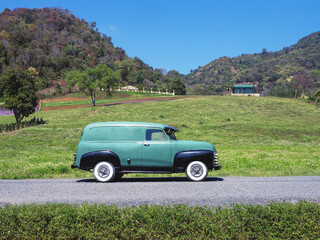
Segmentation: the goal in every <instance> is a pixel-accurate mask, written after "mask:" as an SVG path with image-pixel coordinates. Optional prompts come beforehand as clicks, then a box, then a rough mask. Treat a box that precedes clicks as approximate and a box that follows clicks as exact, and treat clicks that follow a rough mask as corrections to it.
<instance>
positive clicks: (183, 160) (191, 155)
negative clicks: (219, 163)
mask: <svg viewBox="0 0 320 240" xmlns="http://www.w3.org/2000/svg"><path fill="white" fill-rule="evenodd" d="M193 161H201V162H203V163H204V164H206V165H207V167H208V169H209V170H212V169H213V151H210V150H191V151H181V152H178V153H177V154H176V155H175V157H174V164H173V169H174V171H175V172H184V171H185V169H186V167H187V166H188V164H189V163H190V162H193Z"/></svg>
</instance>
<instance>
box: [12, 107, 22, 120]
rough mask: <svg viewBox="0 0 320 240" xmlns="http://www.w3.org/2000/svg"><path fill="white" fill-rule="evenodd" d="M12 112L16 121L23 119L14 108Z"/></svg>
mask: <svg viewBox="0 0 320 240" xmlns="http://www.w3.org/2000/svg"><path fill="white" fill-rule="evenodd" d="M13 114H14V117H15V119H16V122H17V123H20V122H21V120H22V119H23V116H22V117H21V116H20V114H19V113H17V112H16V110H15V109H13Z"/></svg>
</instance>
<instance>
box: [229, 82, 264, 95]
mask: <svg viewBox="0 0 320 240" xmlns="http://www.w3.org/2000/svg"><path fill="white" fill-rule="evenodd" d="M231 95H235V96H249V95H250V96H256V97H259V96H260V94H259V93H255V92H254V86H253V85H251V84H237V85H235V86H233V87H232V94H231Z"/></svg>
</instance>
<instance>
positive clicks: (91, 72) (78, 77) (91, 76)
mask: <svg viewBox="0 0 320 240" xmlns="http://www.w3.org/2000/svg"><path fill="white" fill-rule="evenodd" d="M65 78H66V81H67V82H68V84H69V86H74V85H78V87H79V90H80V91H81V92H84V93H86V94H87V95H89V96H90V97H91V103H92V106H95V105H96V93H97V92H98V91H101V90H104V91H106V92H107V95H108V96H110V95H111V91H110V88H112V87H114V86H115V84H116V83H117V82H118V81H119V79H120V75H119V73H118V72H114V71H112V70H111V69H110V68H108V67H107V65H105V64H103V63H100V64H99V65H98V66H97V67H95V68H89V67H87V66H85V67H84V70H83V71H81V70H73V71H70V72H68V73H67V74H66V77H65Z"/></svg>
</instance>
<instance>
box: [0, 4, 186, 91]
mask: <svg viewBox="0 0 320 240" xmlns="http://www.w3.org/2000/svg"><path fill="white" fill-rule="evenodd" d="M101 62H103V63H104V64H106V65H107V66H108V67H109V68H111V69H112V70H113V71H118V72H119V73H120V76H121V78H120V79H121V80H120V82H119V85H126V84H131V85H135V86H138V87H140V88H143V87H145V88H151V87H153V89H161V90H166V89H168V90H171V91H172V90H173V89H174V88H176V89H175V90H176V92H178V93H180V94H183V92H185V88H184V84H183V82H182V80H181V77H180V75H179V74H177V73H176V72H175V71H173V72H169V73H168V74H166V75H165V74H164V73H165V72H164V71H163V70H161V69H153V68H152V67H151V66H149V65H147V64H146V63H144V62H143V61H142V60H140V59H139V58H138V57H135V58H129V57H128V56H127V55H126V53H125V51H124V50H123V49H121V48H118V47H114V46H113V44H112V42H111V37H108V36H106V35H105V34H101V33H100V32H99V31H98V29H97V28H96V24H95V22H92V23H88V22H86V21H85V20H84V19H80V18H78V17H76V16H74V15H73V14H72V12H70V11H69V10H66V9H60V8H43V9H27V8H17V9H14V10H10V9H5V10H4V11H3V12H1V13H0V74H3V73H4V72H6V71H7V69H9V68H23V69H27V68H29V67H33V68H35V69H36V70H37V72H38V73H39V81H38V83H37V87H38V89H44V88H46V87H49V86H50V85H52V83H53V81H61V80H62V81H63V76H64V73H65V72H67V71H69V70H72V69H81V68H83V67H84V66H86V67H95V66H97V65H98V64H99V63H101ZM177 84H178V85H177ZM178 89H180V91H179V90H178ZM181 89H182V91H181Z"/></svg>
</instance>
